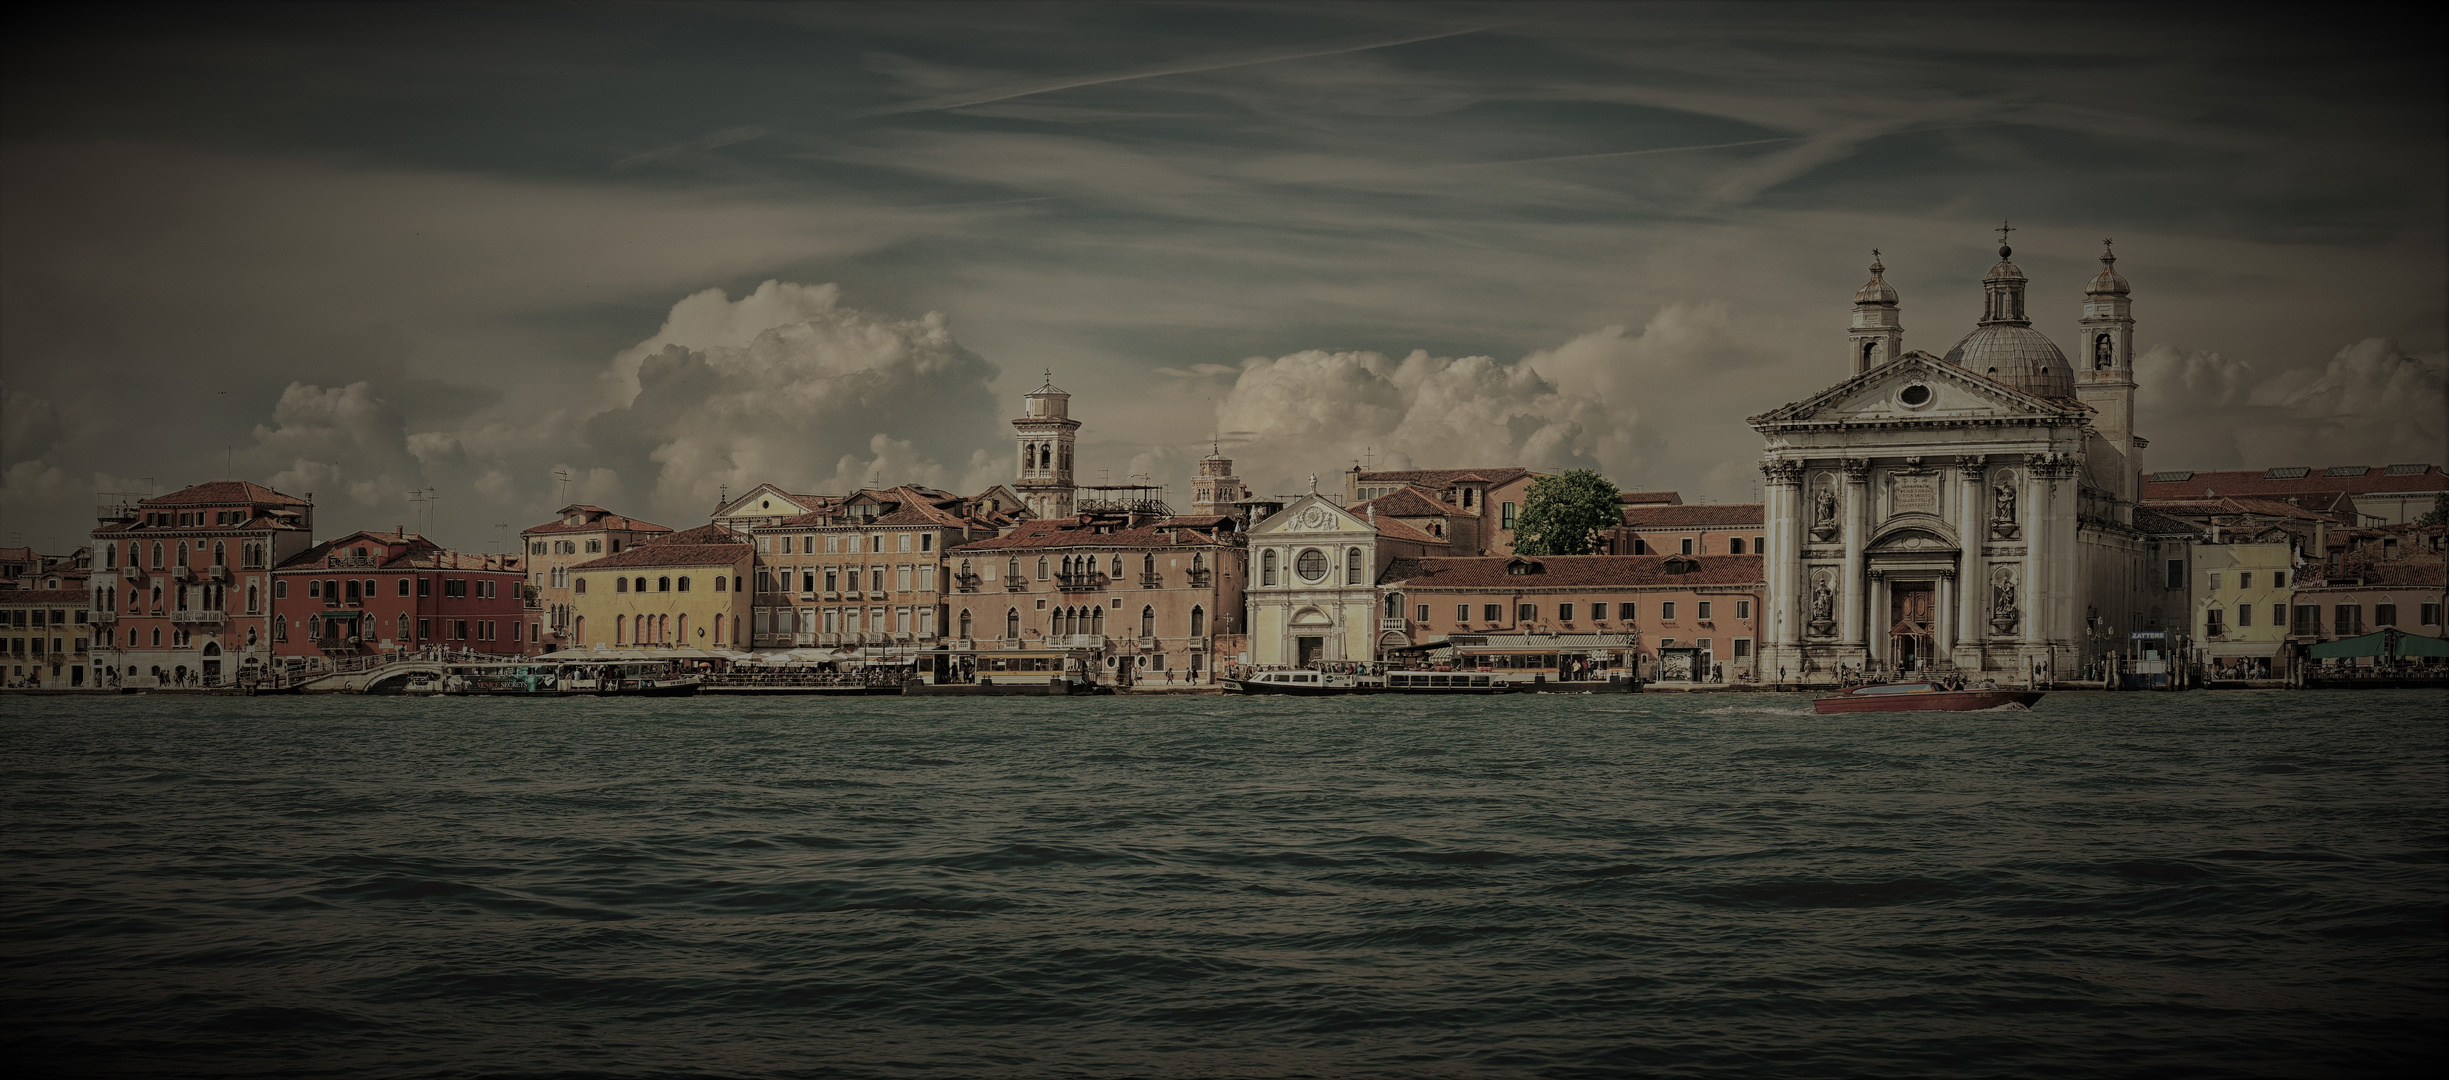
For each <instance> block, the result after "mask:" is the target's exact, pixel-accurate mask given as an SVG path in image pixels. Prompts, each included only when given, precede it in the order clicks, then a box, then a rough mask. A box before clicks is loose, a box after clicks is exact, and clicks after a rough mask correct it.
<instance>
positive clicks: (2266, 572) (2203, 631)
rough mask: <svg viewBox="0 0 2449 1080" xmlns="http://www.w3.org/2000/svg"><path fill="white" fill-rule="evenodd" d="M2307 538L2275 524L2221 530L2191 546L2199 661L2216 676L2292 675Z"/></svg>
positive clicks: (2193, 620)
mask: <svg viewBox="0 0 2449 1080" xmlns="http://www.w3.org/2000/svg"><path fill="white" fill-rule="evenodd" d="M2302 544H2303V541H2302V540H2301V539H2300V538H2298V537H2297V536H2295V535H2293V534H2291V533H2289V532H2288V531H2287V530H2285V529H2282V528H2279V527H2277V526H2272V527H2269V528H2266V529H2263V530H2261V531H2259V532H2241V531H2235V530H2220V531H2219V533H2218V534H2217V535H2216V536H2204V537H2201V538H2198V539H2196V540H2195V541H2194V542H2193V544H2191V545H2190V546H2189V549H2188V559H2189V561H2190V564H2191V565H2190V574H2191V580H2190V581H2189V582H2188V584H2189V586H2190V587H2191V600H2192V604H2191V616H2192V617H2191V619H2190V620H2188V621H2189V622H2190V623H2191V625H2190V626H2189V627H2188V629H2190V630H2191V631H2192V633H2193V638H2194V642H2195V646H2196V656H2195V657H2194V659H2196V660H2197V661H2198V662H2200V663H2201V664H2202V665H2203V666H2204V668H2205V670H2206V671H2207V673H2208V674H2209V675H2210V676H2211V677H2213V678H2234V679H2275V678H2284V677H2285V676H2286V675H2287V674H2288V649H2287V637H2288V626H2289V623H2290V622H2291V620H2292V616H2293V607H2294V604H2295V600H2294V597H2295V587H2296V585H2297V581H2296V566H2297V564H2298V563H2299V562H2301V561H2302V558H2303V547H2302Z"/></svg>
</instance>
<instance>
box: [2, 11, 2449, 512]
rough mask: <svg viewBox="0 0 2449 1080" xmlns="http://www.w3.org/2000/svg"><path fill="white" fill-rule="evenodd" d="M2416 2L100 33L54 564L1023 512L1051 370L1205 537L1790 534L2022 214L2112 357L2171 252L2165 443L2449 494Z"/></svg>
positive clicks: (55, 390) (28, 34) (56, 239)
mask: <svg viewBox="0 0 2449 1080" xmlns="http://www.w3.org/2000/svg"><path fill="white" fill-rule="evenodd" d="M2383 14H2384V12H2381V11H2379V10H2375V11H2373V12H2369V13H2366V14H2362V15H2359V14H2358V12H2357V11H2356V10H2355V9H2338V10H2333V11H2330V12H2327V13H2325V14H2324V16H2323V18H2322V19H2321V20H2318V21H2309V20H2305V19H2303V18H2301V17H2300V16H2301V11H2300V9H2297V8H2269V9H2260V8H2253V7H2242V6H2238V5H2233V4H2228V5H2220V6H2216V7H2199V8H2192V7H2182V6H2173V5H2114V6H2073V5H2052V6H2043V7H2015V6H1998V5H1947V6H1941V5H1906V6H1881V5H1876V4H1860V3H1849V4H1841V5H1826V6H1819V5H1807V4H1739V5H1711V4H1696V5H1678V4H1647V5H1645V4H1612V5H1596V6H1574V5H1537V4H1506V5H1495V6H1490V5H1473V4H1434V3H1429V4H1337V3H1305V4H1202V3H1170V4H1168V3H1151V4H1133V5H1044V6H1040V5H1026V4H994V5H978V6H963V5H955V4H925V5H908V4H896V5H884V4H850V5H806V6H793V5H692V4H627V3H599V2H563V3H559V4H546V3H533V4H483V5H469V6H447V5H409V4H402V5H297V6H278V7H270V6H212V5H181V6H170V7H132V6H126V5H110V4H96V5H81V6H76V7H73V8H70V9H68V10H67V11H65V12H64V13H55V14H53V16H52V17H51V21H49V22H46V23H41V24H35V25H26V26H24V27H22V28H21V29H19V30H18V32H16V33H13V34H12V36H11V45H10V48H9V57H10V62H9V64H8V65H7V69H6V74H5V75H0V78H5V80H6V94H5V97H4V98H0V117H4V118H5V121H4V122H5V127H4V128H0V398H4V402H0V404H4V406H5V413H4V415H0V435H4V436H5V438H4V440H0V533H4V534H5V536H0V539H5V540H6V541H8V542H11V543H19V542H22V543H31V544H34V545H36V546H38V547H41V548H43V549H44V550H46V551H64V550H66V549H67V548H70V547H74V546H76V545H77V544H79V543H81V542H82V540H83V537H84V534H85V533H86V531H87V530H90V529H91V528H92V527H93V513H94V509H93V508H94V506H95V505H96V502H97V499H98V498H100V499H101V500H103V501H110V500H111V499H113V498H115V497H114V496H108V495H100V496H98V494H97V493H107V492H125V491H136V492H145V491H154V492H160V491H168V490H172V489H174V488H176V487H178V486H182V485H185V484H190V483H196V482H201V481H207V480H214V479H222V478H227V477H232V476H236V477H242V478H245V479H249V480H254V481H256V482H258V483H264V484H268V485H270V486H272V487H274V488H276V489H279V490H282V491H285V492H289V493H291V494H297V495H305V494H307V493H309V492H311V493H312V495H313V498H314V500H315V502H316V503H317V526H318V532H319V533H322V534H325V535H340V534H343V533H345V532H347V531H350V530H354V529H358V528H378V529H387V528H391V527H394V526H397V525H407V526H409V527H411V528H415V529H420V530H424V531H429V532H430V533H432V534H433V535H434V536H436V537H437V538H438V539H440V540H442V541H443V542H445V543H447V544H450V545H453V546H457V547H460V548H463V549H466V550H503V549H505V548H506V547H507V545H508V544H509V543H510V542H512V541H513V540H514V539H515V534H516V532H517V531H518V530H519V529H521V528H524V527H527V526H530V525H534V524H536V523H539V522H542V521H546V520H549V519H550V518H551V516H552V512H553V510H554V509H555V508H557V507H559V506H561V505H563V504H565V503H569V502H582V501H583V502H589V503H595V504H599V505H603V506H607V507H611V508H613V509H615V510H618V511H620V512H623V513H627V514H631V515H634V516H640V517H644V518H647V519H649V520H654V521H659V522H661V523H663V524H667V525H670V526H673V527H675V528H686V527H689V526H692V525H696V524H701V523H703V522H704V521H705V519H706V516H707V513H708V511H710V510H711V509H712V508H713V506H714V505H715V504H716V502H717V499H718V497H719V496H720V495H721V494H722V493H724V492H726V491H728V492H730V493H734V494H736V493H739V492H741V491H744V490H746V489H748V488H749V487H752V486H754V485H755V484H758V483H766V482H770V483H774V484H778V485H780V486H782V487H783V488H785V489H786V490H793V491H803V492H819V493H838V492H842V491H846V490H850V489H852V488H854V487H857V486H864V485H871V484H896V483H923V484H930V485H934V486H938V487H944V488H948V489H952V490H956V491H960V492H963V493H970V492H974V491H977V490H981V489H983V488H984V487H985V486H986V485H988V484H991V483H995V482H999V481H1004V480H1007V479H1008V478H1009V475H1010V473H1011V471H1012V468H1013V465H1014V462H1015V457H1016V455H1015V454H1014V452H1013V450H1012V437H1011V430H1010V427H1009V423H1008V422H1009V420H1010V418H1011V417H1013V416H1016V415H1018V414H1019V408H1020V395H1021V394H1024V393H1026V392H1027V391H1029V390H1030V389H1032V388H1034V387H1036V386H1037V385H1039V383H1040V382H1041V381H1042V380H1044V379H1045V378H1046V377H1047V373H1048V372H1051V373H1052V377H1053V379H1054V381H1055V383H1056V384H1057V385H1059V386H1060V387H1062V388H1063V389H1065V390H1067V391H1069V392H1070V393H1071V394H1072V395H1073V397H1072V415H1073V416H1075V417H1077V418H1079V419H1081V420H1082V421H1084V423H1085V426H1084V428H1083V429H1082V432H1081V448H1080V454H1079V466H1080V478H1081V481H1082V482H1083V483H1100V482H1111V483H1123V482H1136V481H1137V479H1138V478H1143V477H1144V478H1146V481H1145V482H1148V483H1154V484H1161V485H1169V486H1170V490H1171V492H1172V493H1173V496H1174V501H1175V502H1177V503H1186V502H1187V501H1188V499H1187V491H1188V485H1187V479H1188V477H1189V476H1190V474H1191V472H1192V467H1193V464H1194V463H1195V462H1196V461H1197V460H1198V459H1199V458H1201V457H1203V456H1205V455H1206V454H1208V453H1209V452H1210V449H1211V447H1212V446H1218V445H1221V446H1222V447H1223V448H1224V451H1225V453H1226V454H1227V455H1228V456H1230V457H1232V458H1234V459H1235V461H1236V462H1237V469H1238V471H1239V473H1240V474H1241V475H1242V476H1243V477H1244V478H1245V479H1246V480H1247V481H1248V482H1249V483H1250V484H1251V486H1252V487H1253V488H1254V489H1256V490H1258V491H1260V492H1275V493H1284V492H1293V491H1299V490H1305V489H1306V485H1307V483H1308V479H1307V478H1308V476H1309V475H1310V474H1313V473H1315V474H1318V475H1319V476H1320V477H1321V484H1322V486H1327V487H1329V488H1330V489H1332V488H1333V487H1336V486H1340V485H1339V484H1338V483H1337V481H1336V479H1335V474H1336V472H1337V471H1338V470H1342V469H1346V468H1349V467H1350V466H1351V464H1352V463H1354V462H1355V461H1363V460H1365V461H1367V462H1369V463H1371V464H1374V465H1379V466H1381V467H1406V466H1409V467H1418V468H1438V467H1480V466H1492V465H1521V466H1528V467H1533V468H1542V469H1562V468H1572V467H1587V468H1595V469H1598V470H1600V471H1602V472H1603V473H1605V474H1606V475H1607V476H1608V477H1609V478H1611V479H1613V480H1614V481H1615V482H1616V483H1617V484H1619V485H1620V486H1622V487H1625V488H1627V489H1676V490H1680V491H1681V492H1683V494H1684V497H1685V500H1686V501H1688V502H1700V501H1723V502H1732V501H1749V500H1751V499H1753V498H1755V497H1756V492H1757V482H1758V472H1757V468H1756V463H1757V461H1758V459H1759V455H1760V447H1761V441H1760V438H1759V436H1758V435H1757V434H1756V433H1754V432H1752V431H1751V430H1750V429H1749V428H1748V427H1746V426H1745V423H1744V420H1745V418H1746V417H1748V416H1752V415H1755V414H1758V413H1761V412H1765V411H1767V410H1769V409H1772V408H1775V407H1776V406H1778V405H1781V404H1784V403H1786V402H1790V401H1796V400H1800V399H1802V398H1805V397H1808V396H1810V395H1811V394H1813V393H1815V392H1817V391H1818V390H1820V389H1823V388H1825V387H1826V386H1827V385H1829V384H1831V383H1834V382H1836V381H1838V380H1839V379H1841V378H1842V377H1843V376H1844V375H1845V373H1846V371H1847V366H1846V355H1845V354H1846V339H1845V329H1846V327H1847V325H1848V319H1849V304H1850V303H1851V299H1852V295H1853V291H1854V289H1855V288H1857V287H1858V286H1859V285H1861V283H1862V281H1863V280H1864V278H1865V277H1866V276H1867V275H1866V272H1865V267H1866V265H1867V264H1868V262H1869V261H1870V252H1871V249H1873V248H1878V249H1879V250H1880V252H1881V258H1882V260H1883V261H1884V263H1885V265H1886V267H1887V277H1888V280H1889V281H1890V282H1892V283H1893V284H1894V285H1895V286H1896V287H1897V289H1898V290H1899V291H1900V292H1901V293H1902V295H1903V305H1902V310H1903V322H1904V325H1905V328H1906V340H1905V344H1906V347H1907V348H1921V349H1929V350H1931V351H1933V352H1943V351H1945V349H1946V347H1947V346H1949V345H1951V344H1953V343H1954V342H1955V340H1956V339H1957V338H1959V337H1961V336H1962V335H1963V334H1964V333H1966V332H1967V331H1969V330H1970V329H1971V328H1972V326H1973V321H1974V319H1975V318H1977V317H1978V312H1979V308H1980V297H1981V292H1980V285H1979V278H1980V276H1981V275H1982V273H1983V272H1984V271H1985V270H1986V269H1987V268H1988V266H1989V265H1990V263H1991V262H1992V261H1993V259H1994V257H1995V255H1994V249H1995V247H1996V245H1997V242H1998V239H1997V234H1996V233H1995V232H1994V231H1993V230H1994V229H1995V228H1996V227H1997V226H1998V225H1999V223H2000V222H2001V221H2012V222H2013V224H2014V225H2015V228H2016V231H2015V232H2014V233H2013V234H2012V242H2013V244H2014V246H2015V251H2016V254H2015V260H2016V262H2017V263H2018V264H2019V265H2020V266H2022V267H2023V269H2024V270H2025V272H2026V273H2027V274H2028V275H2029V276H2030V277H2031V279H2032V284H2031V298H2030V308H2031V310H2032V312H2033V314H2034V320H2035V326H2036V328H2038V329H2039V330H2041V331H2042V332H2043V333H2045V334H2048V335H2049V336H2051V337H2052V338H2053V339H2054V340H2056V341H2057V342H2059V343H2060V344H2061V346H2062V347H2063V346H2065V345H2066V343H2068V342H2071V341H2073V340H2075V335H2074V327H2075V321H2076V319H2077V318H2078V317H2079V316H2080V303H2081V299H2082V288H2083V285H2084V284H2085V283H2086V282H2087V281H2088V280H2089V278H2090V277H2091V275H2092V273H2093V272H2094V271H2095V270H2097V268H2098V266H2097V263H2096V262H2095V261H2094V260H2095V259H2096V258H2097V257H2098V256H2099V254H2100V251H2101V245H2102V241H2103V240H2104V239H2109V238H2113V239H2114V240H2115V241H2116V250H2117V254H2118V257H2119V262H2118V269H2119V271H2120V272H2121V273H2123V274H2124V275H2125V276H2126V277H2127V279H2128V280H2129V281H2131V282H2132V283H2133V289H2134V294H2133V296H2134V312H2135V317H2136V320H2137V324H2138V326H2137V334H2136V344H2137V348H2138V350H2143V351H2144V355H2143V356H2142V358H2141V360H2140V361H2139V362H2138V371H2139V373H2140V374H2139V378H2140V381H2141V383H2142V388H2141V391H2140V395H2139V406H2138V408H2139V423H2138V428H2139V430H2140V433H2141V434H2143V435H2145V436H2146V437H2148V438H2149V439H2150V440H2151V449H2150V451H2149V452H2148V457H2147V459H2146V464H2147V466H2148V467H2151V468H2195V469H2214V468H2223V467H2226V468H2243V467H2264V466H2269V465H2278V464H2309V465H2327V464H2346V463H2368V464H2379V463H2384V462H2404V461H2432V462H2442V461H2444V460H2449V445H2445V443H2449V420H2445V419H2444V417H2449V392H2445V390H2444V385H2445V372H2449V356H2445V352H2444V350H2445V349H2449V344H2445V342H2444V321H2445V320H2449V313H2445V312H2444V301H2443V296H2444V293H2445V292H2449V281H2445V280H2444V264H2445V262H2449V253H2445V249H2444V200H2443V196H2442V192H2443V190H2444V187H2445V185H2444V181H2445V180H2449V175H2445V173H2449V168H2445V162H2449V152H2445V147H2444V137H2443V132H2444V115H2443V111H2444V110H2443V100H2444V98H2445V97H2449V95H2445V94H2444V92H2443V91H2444V88H2445V87H2444V74H2443V62H2442V52H2441V49H2440V47H2439V44H2438V41H2437V37H2436V36H2435V35H2425V34H2410V33H2406V32H2405V28H2404V26H2403V24H2394V23H2382V22H2380V21H2379V19H2380V18H2381V17H2382V15H2383ZM2366 19H2369V20H2370V21H2360V20H2366ZM412 492H414V493H416V494H415V495H414V496H413V497H412V495H411V493H412Z"/></svg>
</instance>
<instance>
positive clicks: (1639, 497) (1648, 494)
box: [1616, 491, 1684, 506]
mask: <svg viewBox="0 0 2449 1080" xmlns="http://www.w3.org/2000/svg"><path fill="white" fill-rule="evenodd" d="M1616 501H1617V502H1620V503H1623V504H1625V505H1627V506H1637V505H1638V506H1660V505H1664V506H1682V505H1683V504H1684V496H1683V495H1682V494H1681V493H1679V492H1673V491H1619V492H1617V493H1616Z"/></svg>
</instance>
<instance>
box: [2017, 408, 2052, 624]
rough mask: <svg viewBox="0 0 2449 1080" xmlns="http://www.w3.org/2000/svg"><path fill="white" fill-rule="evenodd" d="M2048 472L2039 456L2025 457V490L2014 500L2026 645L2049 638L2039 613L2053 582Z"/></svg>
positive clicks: (2018, 584)
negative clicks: (2019, 538) (2021, 534)
mask: <svg viewBox="0 0 2449 1080" xmlns="http://www.w3.org/2000/svg"><path fill="white" fill-rule="evenodd" d="M2048 471H2049V466H2048V465H2046V464H2044V463H2043V456H2042V455H2038V454H2034V455H2028V456H2026V457H2025V459H2024V493H2023V496H2022V497H2021V498H2019V499H2017V500H2016V502H2017V506H2016V508H2015V514H2016V518H2017V521H2016V524H2018V525H2020V526H2022V527H2023V531H2024V574H2023V578H2024V580H2023V581H2021V582H2019V583H2017V588H2016V594H2015V602H2016V606H2017V607H2020V608H2022V609H2023V610H2022V611H2021V612H2019V613H2018V614H2019V616H2020V617H2021V618H2022V619H2023V623H2022V625H2021V626H2020V627H2018V629H2020V630H2022V631H2023V635H2022V636H2023V640H2024V644H2026V645H2039V644H2040V643H2041V642H2043V641H2044V640H2046V639H2047V637H2048V635H2047V634H2046V633H2044V632H2043V626H2042V624H2043V622H2045V621H2046V620H2045V619H2044V618H2043V617H2042V614H2041V612H2042V609H2043V608H2044V606H2045V605H2046V604H2047V603H2048V601H2047V600H2046V599H2045V598H2046V597H2048V596H2049V594H2050V590H2051V588H2052V587H2053V586H2054V584H2055V583H2054V582H2052V581H2050V580H2049V577H2050V574H2049V569H2050V567H2049V550H2048V549H2049V548H2050V547H2051V545H2050V543H2049V542H2048V540H2049V529H2048V526H2047V522H2048V520H2049V480H2048V479H2047V478H2046V477H2045V475H2044V474H2045V473H2047V472H2048Z"/></svg>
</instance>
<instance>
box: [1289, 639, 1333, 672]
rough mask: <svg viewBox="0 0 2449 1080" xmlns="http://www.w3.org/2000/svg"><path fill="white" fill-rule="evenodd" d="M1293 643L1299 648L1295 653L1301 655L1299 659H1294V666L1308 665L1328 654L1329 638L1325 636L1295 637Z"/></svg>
mask: <svg viewBox="0 0 2449 1080" xmlns="http://www.w3.org/2000/svg"><path fill="white" fill-rule="evenodd" d="M1293 644H1294V646H1295V648H1296V649H1297V652H1296V654H1295V655H1297V656H1298V657H1299V659H1298V660H1296V661H1294V666H1296V667H1308V666H1310V665H1311V664H1315V663H1317V662H1318V658H1319V657H1321V656H1324V655H1326V651H1327V639H1325V638H1322V637H1305V638H1294V639H1293Z"/></svg>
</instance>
